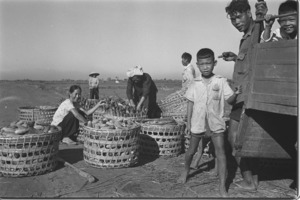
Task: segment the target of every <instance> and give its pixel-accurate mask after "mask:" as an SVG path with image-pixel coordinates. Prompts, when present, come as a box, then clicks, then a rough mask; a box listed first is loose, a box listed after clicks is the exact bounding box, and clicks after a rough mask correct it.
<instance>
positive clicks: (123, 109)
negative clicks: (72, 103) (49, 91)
mask: <svg viewBox="0 0 300 200" xmlns="http://www.w3.org/2000/svg"><path fill="white" fill-rule="evenodd" d="M62 101H64V99H61V100H60V103H61V102H62ZM99 101H102V102H104V105H103V106H101V107H99V108H98V110H97V111H100V112H101V113H106V114H109V115H111V116H117V117H144V116H146V114H147V110H146V109H142V110H140V111H137V110H136V109H135V108H134V107H132V106H130V105H129V102H128V101H125V100H124V99H122V98H120V97H114V96H110V97H104V98H101V99H99V100H97V99H87V98H85V97H81V100H80V102H79V104H80V105H81V106H82V107H83V108H84V109H86V110H88V109H91V108H93V107H94V106H95V105H96V104H97V103H98V102H99Z"/></svg>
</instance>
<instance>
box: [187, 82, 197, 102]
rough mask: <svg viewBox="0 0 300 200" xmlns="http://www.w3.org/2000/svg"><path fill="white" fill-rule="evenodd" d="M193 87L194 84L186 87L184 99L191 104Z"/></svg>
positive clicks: (193, 97)
mask: <svg viewBox="0 0 300 200" xmlns="http://www.w3.org/2000/svg"><path fill="white" fill-rule="evenodd" d="M194 87H195V84H194V83H192V84H191V85H190V86H189V87H188V89H187V91H186V93H185V98H187V99H188V100H190V101H192V102H194V100H195V95H194Z"/></svg>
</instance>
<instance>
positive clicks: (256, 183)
mask: <svg viewBox="0 0 300 200" xmlns="http://www.w3.org/2000/svg"><path fill="white" fill-rule="evenodd" d="M252 180H253V184H254V186H255V188H256V189H257V188H258V176H257V175H253V177H252Z"/></svg>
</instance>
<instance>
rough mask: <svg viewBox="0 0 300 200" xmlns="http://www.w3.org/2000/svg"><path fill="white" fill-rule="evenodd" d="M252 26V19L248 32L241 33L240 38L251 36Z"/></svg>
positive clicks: (253, 24)
mask: <svg viewBox="0 0 300 200" xmlns="http://www.w3.org/2000/svg"><path fill="white" fill-rule="evenodd" d="M254 26H255V22H254V21H253V20H252V21H251V24H250V27H249V30H248V32H247V33H245V34H244V35H243V37H242V39H246V38H247V37H249V36H251V34H252V32H253V29H254Z"/></svg>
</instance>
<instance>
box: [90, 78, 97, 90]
mask: <svg viewBox="0 0 300 200" xmlns="http://www.w3.org/2000/svg"><path fill="white" fill-rule="evenodd" d="M98 87H99V79H98V78H97V77H96V78H94V77H89V88H90V89H91V88H98Z"/></svg>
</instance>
